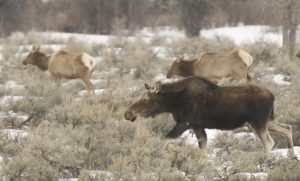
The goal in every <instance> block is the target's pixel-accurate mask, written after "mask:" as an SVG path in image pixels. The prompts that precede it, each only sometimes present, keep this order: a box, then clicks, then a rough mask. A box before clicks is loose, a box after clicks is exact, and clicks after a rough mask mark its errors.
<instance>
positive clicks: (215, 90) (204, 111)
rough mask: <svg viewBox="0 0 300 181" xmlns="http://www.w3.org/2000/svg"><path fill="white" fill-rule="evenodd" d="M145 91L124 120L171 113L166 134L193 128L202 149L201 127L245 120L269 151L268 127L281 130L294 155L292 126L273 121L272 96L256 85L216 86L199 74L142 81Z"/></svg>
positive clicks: (173, 135)
mask: <svg viewBox="0 0 300 181" xmlns="http://www.w3.org/2000/svg"><path fill="white" fill-rule="evenodd" d="M145 88H146V91H145V93H144V94H143V95H142V96H141V97H140V98H139V99H138V100H137V101H136V102H134V103H133V104H131V105H130V106H129V107H128V108H127V110H126V111H125V113H124V117H125V119H126V120H130V121H134V120H135V119H136V118H137V116H141V117H145V118H147V117H154V116H156V115H158V114H161V113H171V114H172V115H173V118H174V120H175V122H176V126H175V127H174V128H173V129H172V130H171V131H170V132H169V133H168V134H167V135H166V137H167V138H177V137H179V136H180V135H181V134H182V133H183V132H184V131H186V130H187V129H193V130H194V132H195V134H196V137H197V139H198V144H199V147H200V148H203V149H204V150H206V147H207V136H206V132H205V128H211V129H221V130H232V129H235V128H238V127H241V126H243V125H244V124H245V123H247V122H248V123H249V124H250V125H251V126H252V127H253V128H254V130H255V132H256V133H257V135H258V137H259V138H260V140H261V141H262V143H263V145H264V148H265V151H266V152H267V153H269V152H270V151H271V150H272V148H273V146H274V141H273V139H272V137H271V136H270V134H269V130H272V131H276V132H279V133H282V134H283V135H284V136H285V137H286V139H287V142H288V148H289V157H294V150H293V142H292V127H291V126H290V125H288V124H283V123H279V122H276V121H274V96H273V94H272V93H271V92H270V91H269V90H267V89H265V88H263V87H259V86H255V85H244V86H237V87H219V86H217V85H215V84H214V83H212V82H210V81H209V80H207V79H205V78H201V77H188V78H185V79H182V80H179V81H175V82H172V83H165V84H161V83H160V82H157V83H156V84H155V85H154V86H153V87H150V86H149V85H148V84H145Z"/></svg>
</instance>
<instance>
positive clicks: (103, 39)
mask: <svg viewBox="0 0 300 181" xmlns="http://www.w3.org/2000/svg"><path fill="white" fill-rule="evenodd" d="M38 34H39V35H40V36H41V37H43V38H47V39H50V40H52V41H59V42H60V41H63V42H65V43H66V42H67V41H69V40H70V39H74V40H78V41H82V42H85V43H86V44H96V43H97V44H106V43H107V42H108V41H109V39H110V38H112V36H108V35H89V34H79V33H60V32H39V33H38Z"/></svg>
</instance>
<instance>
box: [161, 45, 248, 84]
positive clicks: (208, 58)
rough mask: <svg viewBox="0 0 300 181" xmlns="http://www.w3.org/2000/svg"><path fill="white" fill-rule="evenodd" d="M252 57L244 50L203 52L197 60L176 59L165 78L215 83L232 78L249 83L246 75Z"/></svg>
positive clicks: (180, 57)
mask: <svg viewBox="0 0 300 181" xmlns="http://www.w3.org/2000/svg"><path fill="white" fill-rule="evenodd" d="M252 61H253V58H252V56H251V55H250V54H249V53H247V52H246V51H244V50H240V49H237V50H232V51H230V52H222V53H220V52H218V53H217V52H203V53H201V54H200V56H199V58H197V59H194V60H184V59H183V57H182V56H179V57H176V58H175V60H174V62H173V64H172V65H171V68H170V70H169V71H168V73H167V78H171V77H173V76H175V75H177V76H182V77H187V76H193V75H194V76H201V77H205V78H207V79H209V80H210V81H212V82H214V83H217V82H218V81H219V80H220V79H222V78H227V77H233V78H236V79H238V80H243V79H244V80H247V82H248V81H250V80H251V77H250V76H249V74H248V70H249V67H250V65H251V64H252Z"/></svg>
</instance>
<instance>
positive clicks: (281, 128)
mask: <svg viewBox="0 0 300 181" xmlns="http://www.w3.org/2000/svg"><path fill="white" fill-rule="evenodd" d="M268 128H269V129H270V130H272V131H276V132H279V133H281V134H283V135H284V136H285V137H286V139H287V143H288V148H289V151H288V157H289V158H294V157H295V154H294V145H293V138H292V126H291V125H288V124H284V123H279V122H275V121H269V122H268Z"/></svg>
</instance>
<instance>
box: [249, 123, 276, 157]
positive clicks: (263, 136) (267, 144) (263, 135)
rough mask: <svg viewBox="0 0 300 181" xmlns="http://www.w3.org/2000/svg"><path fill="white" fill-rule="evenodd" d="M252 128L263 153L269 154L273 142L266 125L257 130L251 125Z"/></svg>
mask: <svg viewBox="0 0 300 181" xmlns="http://www.w3.org/2000/svg"><path fill="white" fill-rule="evenodd" d="M252 127H253V128H254V130H255V131H256V133H257V135H258V137H259V139H260V140H261V142H262V143H263V145H264V148H265V152H266V153H270V152H271V150H272V148H273V146H274V140H273V139H272V137H271V135H270V133H269V130H268V127H267V125H265V126H263V127H259V128H258V127H255V126H253V125H252Z"/></svg>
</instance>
